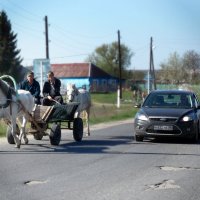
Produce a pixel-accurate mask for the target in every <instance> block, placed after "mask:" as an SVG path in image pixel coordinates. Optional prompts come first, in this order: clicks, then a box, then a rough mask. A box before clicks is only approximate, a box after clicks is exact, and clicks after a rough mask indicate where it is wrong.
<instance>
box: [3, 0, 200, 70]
mask: <svg viewBox="0 0 200 200" xmlns="http://www.w3.org/2000/svg"><path fill="white" fill-rule="evenodd" d="M0 10H4V11H6V13H7V16H8V19H9V20H10V22H11V25H12V31H13V32H14V33H16V34H17V49H20V50H21V52H20V56H21V58H23V62H22V64H23V65H24V66H28V65H32V64H33V59H38V58H45V57H46V46H45V21H44V18H45V16H47V18H48V33H49V57H50V62H51V63H52V64H58V63H75V62H84V61H85V59H86V58H87V57H88V55H90V54H91V53H93V52H94V51H95V49H96V48H97V47H99V46H101V45H102V44H111V43H112V42H116V41H117V40H118V36H117V31H118V30H119V31H120V36H121V37H120V41H121V44H124V45H126V46H127V47H128V48H129V49H131V51H132V52H133V54H134V55H133V57H132V60H131V65H130V67H129V69H136V70H138V69H148V68H149V57H150V56H149V54H150V38H151V37H152V38H153V47H154V48H153V56H154V67H155V69H159V68H160V64H161V63H163V62H167V60H168V59H169V57H170V55H171V54H173V53H174V52H177V53H178V54H179V55H180V56H183V55H184V53H186V52H187V51H189V50H194V51H196V52H197V53H200V24H199V22H200V1H199V0H117V1H116V0H73V1H70V0H57V1H55V0H54V1H50V0H0Z"/></svg>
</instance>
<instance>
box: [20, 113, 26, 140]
mask: <svg viewBox="0 0 200 200" xmlns="http://www.w3.org/2000/svg"><path fill="white" fill-rule="evenodd" d="M26 123H27V120H26V118H25V117H24V116H23V118H22V123H21V130H20V135H19V138H20V141H21V139H22V136H23V139H24V143H25V144H28V138H27V137H26V130H25V127H26Z"/></svg>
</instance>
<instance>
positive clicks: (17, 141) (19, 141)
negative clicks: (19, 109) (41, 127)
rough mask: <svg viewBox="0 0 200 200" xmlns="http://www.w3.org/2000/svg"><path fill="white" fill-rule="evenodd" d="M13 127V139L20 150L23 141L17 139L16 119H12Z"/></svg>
mask: <svg viewBox="0 0 200 200" xmlns="http://www.w3.org/2000/svg"><path fill="white" fill-rule="evenodd" d="M11 126H12V135H13V138H14V140H15V147H17V148H20V145H21V140H20V139H19V138H18V137H17V134H16V131H17V129H16V118H12V119H11Z"/></svg>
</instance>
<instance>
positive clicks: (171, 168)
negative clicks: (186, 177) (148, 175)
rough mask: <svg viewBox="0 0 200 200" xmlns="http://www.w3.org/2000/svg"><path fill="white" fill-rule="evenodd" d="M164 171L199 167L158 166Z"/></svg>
mask: <svg viewBox="0 0 200 200" xmlns="http://www.w3.org/2000/svg"><path fill="white" fill-rule="evenodd" d="M159 168H160V169H161V170H164V171H181V170H200V168H193V167H170V166H159Z"/></svg>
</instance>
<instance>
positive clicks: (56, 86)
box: [42, 77, 61, 98]
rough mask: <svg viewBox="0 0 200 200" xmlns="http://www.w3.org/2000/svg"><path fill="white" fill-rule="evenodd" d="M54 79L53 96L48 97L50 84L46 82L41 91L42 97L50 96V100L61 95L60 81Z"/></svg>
mask: <svg viewBox="0 0 200 200" xmlns="http://www.w3.org/2000/svg"><path fill="white" fill-rule="evenodd" d="M54 79H55V83H54V89H55V90H54V95H50V92H51V83H50V81H46V82H45V83H44V86H43V90H42V93H43V96H44V97H47V96H51V97H52V98H54V97H55V96H61V94H60V87H61V81H60V80H59V79H58V78H55V77H54Z"/></svg>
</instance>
